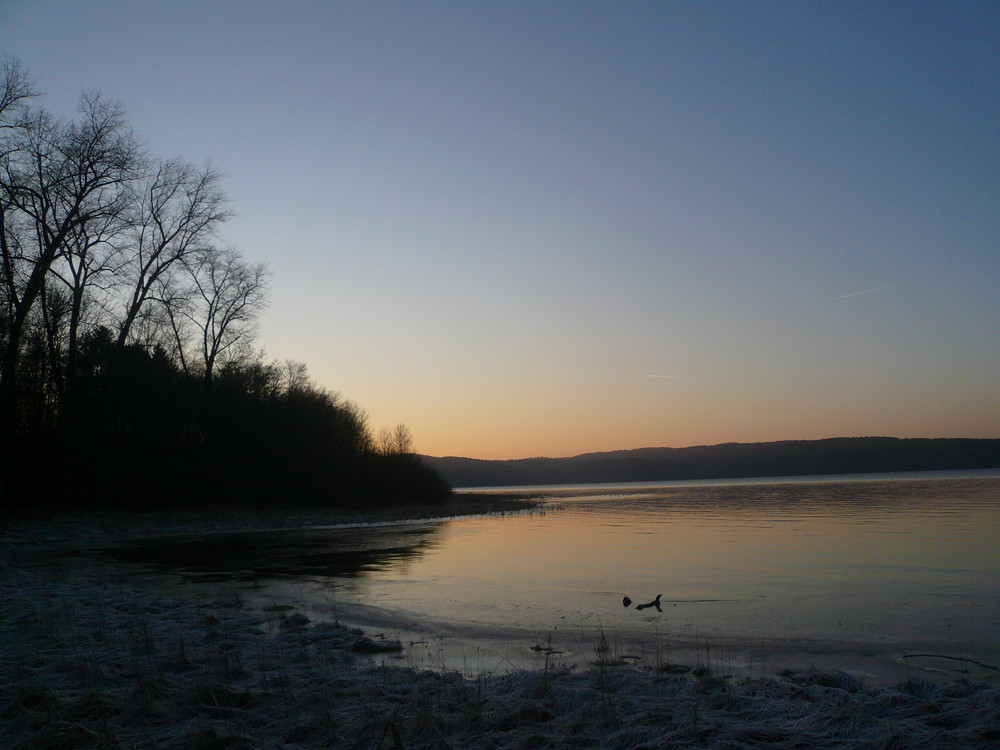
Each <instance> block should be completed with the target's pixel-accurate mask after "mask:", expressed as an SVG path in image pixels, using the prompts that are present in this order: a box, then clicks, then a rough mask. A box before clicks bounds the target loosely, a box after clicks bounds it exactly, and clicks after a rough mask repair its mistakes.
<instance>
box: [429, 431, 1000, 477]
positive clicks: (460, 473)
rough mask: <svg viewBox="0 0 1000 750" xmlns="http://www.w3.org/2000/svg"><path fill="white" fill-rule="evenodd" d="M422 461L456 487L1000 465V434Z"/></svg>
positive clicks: (448, 458)
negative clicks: (982, 436)
mask: <svg viewBox="0 0 1000 750" xmlns="http://www.w3.org/2000/svg"><path fill="white" fill-rule="evenodd" d="M425 460H426V461H427V463H428V464H430V465H431V466H432V467H433V468H435V469H437V470H438V471H439V472H441V474H443V475H444V477H445V478H446V479H447V480H448V481H449V482H450V483H451V484H452V485H453V486H455V487H498V486H516V485H537V484H578V483H579V484H584V483H600V482H660V481H673V480H686V479H731V478H741V477H781V476H808V475H823V474H864V473H872V472H899V471H939V470H959V469H993V468H1000V440H996V439H982V440H980V439H961V438H954V439H952V438H935V439H926V438H905V439H901V438H893V437H863V438H829V439H826V440H787V441H779V442H771V443H725V444H722V445H708V446H693V447H690V448H639V449H635V450H622V451H609V452H606V453H585V454H581V455H579V456H572V457H568V458H524V459H515V460H509V461H484V460H479V459H472V458H458V457H445V458H431V457H425Z"/></svg>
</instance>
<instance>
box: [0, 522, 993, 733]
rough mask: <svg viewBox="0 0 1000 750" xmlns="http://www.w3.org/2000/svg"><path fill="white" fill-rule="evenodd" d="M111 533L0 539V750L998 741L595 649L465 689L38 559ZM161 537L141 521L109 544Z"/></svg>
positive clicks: (953, 713)
mask: <svg viewBox="0 0 1000 750" xmlns="http://www.w3.org/2000/svg"><path fill="white" fill-rule="evenodd" d="M289 518H301V517H300V516H290V517H289ZM175 520H177V519H175ZM181 520H182V521H183V523H178V524H175V525H174V526H172V527H171V528H169V529H167V531H168V532H170V533H208V532H209V531H211V530H222V528H224V527H223V526H222V522H223V521H224V520H225V519H220V518H215V519H208V518H205V519H202V522H201V523H198V524H195V523H192V519H181ZM273 520H274V519H273V518H271V519H265V518H257V519H255V520H247V519H244V520H243V525H244V526H246V525H253V524H254V523H258V524H260V523H263V522H265V521H273ZM326 520H330V518H329V516H327V517H326ZM402 520H405V519H402V518H396V519H388V518H385V517H382V518H380V519H379V520H368V521H366V523H384V522H389V523H393V522H397V521H402ZM410 520H413V519H410ZM121 523H122V519H121V518H117V519H115V520H112V519H104V520H103V521H102V522H101V523H97V524H92V525H91V526H90V527H88V529H89V531H88V533H84V531H85V529H83V528H82V527H81V526H80V525H79V522H77V526H76V527H75V531H76V533H75V534H74V533H72V532H73V528H59V524H50V525H49V528H48V533H47V534H46V533H41V531H42V530H41V529H39V528H37V527H35V526H33V525H30V528H29V527H21V528H20V529H17V528H15V524H9V523H8V524H5V525H4V527H3V528H2V529H0V555H2V558H0V612H2V615H0V643H2V646H0V674H2V675H3V677H2V678H0V679H2V682H0V702H2V705H0V712H2V715H3V716H4V717H5V721H4V722H3V723H2V728H0V745H3V746H5V747H10V748H12V749H13V748H24V749H25V750H27V748H40V747H50V748H71V747H72V748H115V747H123V748H124V747H156V748H161V749H162V750H173V749H175V748H176V749H177V750H180V749H181V748H194V749H195V750H198V749H199V748H203V749H204V750H208V749H209V748H213V749H216V748H226V749H231V750H252V749H255V748H295V747H299V748H313V747H316V748H319V747H331V746H332V747H358V748H362V747H364V748H370V747H378V746H381V747H386V748H399V747H402V748H408V749H409V748H425V747H426V748H436V747H449V746H452V747H468V748H488V747H512V748H513V747H551V748H569V747H589V746H596V745H603V746H605V747H622V748H632V747H635V748H638V747H654V746H673V747H679V748H685V747H709V748H712V747H719V748H722V747H726V748H731V747H739V746H755V747H759V746H775V747H777V746H783V745H784V746H787V745H795V744H798V746H800V747H828V746H831V745H833V744H847V745H849V746H852V747H884V746H889V745H892V744H893V743H895V742H901V743H904V744H909V745H912V746H928V747H930V746H935V747H991V746H995V744H996V742H997V741H1000V688H996V687H991V686H989V685H987V684H986V683H983V682H974V681H969V680H957V681H950V682H945V683H937V682H931V681H929V680H909V681H907V682H904V683H902V684H900V685H895V686H891V687H871V686H867V685H865V684H864V682H863V681H862V680H860V679H858V678H857V677H856V676H853V675H851V674H848V673H845V672H840V671H835V670H829V671H816V670H813V671H810V670H806V671H798V672H790V673H788V674H785V675H784V676H782V677H778V678H775V677H750V678H747V679H742V678H739V677H737V678H731V679H726V678H724V677H722V676H720V674H721V673H720V672H719V671H718V670H716V671H712V670H711V669H702V670H697V669H695V670H690V671H685V672H683V673H672V672H671V671H670V670H669V669H667V668H666V667H667V664H666V663H664V664H661V665H660V666H661V667H664V668H662V669H650V668H643V667H636V666H629V665H627V664H624V665H619V663H618V662H617V661H615V660H614V659H613V658H610V657H611V656H613V649H609V654H608V656H607V657H606V658H601V656H600V655H598V656H597V657H595V660H594V661H595V662H596V663H593V664H590V665H588V666H586V667H584V668H580V669H577V668H571V667H565V666H554V665H552V664H550V663H546V664H545V665H544V666H543V667H542V668H540V669H537V670H519V669H512V670H509V671H506V672H499V671H496V672H493V673H487V674H480V675H477V676H474V677H470V676H463V675H462V674H460V673H459V672H456V671H448V670H444V671H429V670H424V669H418V668H413V667H410V666H382V665H375V664H372V663H371V662H370V661H369V660H368V659H366V658H364V657H362V656H358V655H356V654H354V653H353V652H352V650H351V648H352V646H353V645H354V644H355V643H356V642H357V641H358V640H359V639H360V638H362V635H361V634H360V633H359V631H357V630H353V629H349V628H346V627H343V626H341V625H339V624H337V623H321V622H310V621H309V620H308V619H307V618H306V617H304V616H303V615H302V614H301V613H300V612H297V611H296V610H295V609H294V608H292V607H290V606H288V605H274V606H273V607H272V608H271V609H270V610H269V611H255V612H251V611H248V609H247V608H246V607H245V603H244V602H242V601H241V600H240V599H239V598H238V596H235V595H232V594H230V595H226V594H225V592H224V591H223V590H222V589H219V590H217V591H216V592H215V593H216V594H217V596H216V597H215V598H214V599H212V598H206V599H202V600H197V599H193V598H190V597H176V596H170V595H168V593H165V592H163V591H156V590H153V589H152V588H151V587H149V586H143V585H141V581H138V580H136V579H135V578H134V577H133V576H132V575H131V574H129V573H128V572H127V571H124V570H123V569H122V568H121V566H116V565H115V564H112V563H105V564H100V563H99V561H97V562H94V561H88V562H87V564H81V563H82V562H83V561H84V558H79V557H73V556H60V555H53V554H51V553H52V551H53V550H55V549H59V548H61V547H64V546H65V544H66V542H67V538H69V539H72V538H73V537H76V539H77V540H78V541H79V542H80V543H81V544H82V545H83V546H87V545H88V544H92V543H95V542H97V543H101V544H103V543H105V542H107V541H108V539H109V538H110V537H114V536H116V534H115V533H114V529H115V528H116V524H119V525H118V526H117V528H118V529H119V531H118V533H117V536H118V537H119V538H121V537H122V536H123V534H122V527H121V526H120V524H121ZM165 528H166V527H165V526H164V525H163V523H162V522H161V521H157V520H156V519H151V518H146V519H145V521H144V522H143V523H140V524H136V525H133V526H131V527H129V529H128V530H127V531H128V533H130V534H135V535H141V533H142V532H143V531H144V530H145V531H155V532H159V533H162V532H163V531H164V530H165ZM225 528H230V530H232V529H231V527H225ZM258 528H259V526H258ZM102 530H103V532H109V533H108V534H107V535H104V534H103V533H98V532H102ZM19 531H20V532H22V533H18V532H19ZM88 534H89V536H88ZM83 537H86V539H84V538H83ZM132 538H135V537H134V536H133V537H132ZM370 637H371V638H374V639H375V640H378V639H377V637H376V636H374V635H372V636H370Z"/></svg>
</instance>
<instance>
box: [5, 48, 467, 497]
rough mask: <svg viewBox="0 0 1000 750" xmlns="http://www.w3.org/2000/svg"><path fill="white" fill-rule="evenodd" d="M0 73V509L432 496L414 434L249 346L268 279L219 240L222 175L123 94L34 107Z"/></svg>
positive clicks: (24, 88) (26, 90)
mask: <svg viewBox="0 0 1000 750" xmlns="http://www.w3.org/2000/svg"><path fill="white" fill-rule="evenodd" d="M36 99H37V94H36V88H35V85H34V83H33V81H32V80H31V79H30V77H29V75H28V74H27V72H26V71H25V70H24V69H23V68H22V67H21V66H20V65H19V64H18V63H17V61H15V60H11V59H8V60H6V61H3V63H2V68H0V256H2V264H3V265H2V274H0V357H2V359H0V440H2V444H0V462H2V463H0V494H2V499H3V500H5V501H7V502H6V507H7V508H8V509H14V510H37V509H40V508H48V507H67V508H75V509H85V508H95V507H99V508H130V509H146V508H190V507H203V506H204V505H206V504H211V505H216V506H218V505H244V506H246V505H253V506H276V505H278V506H287V505H299V506H301V505H340V506H357V505H361V504H371V503H382V504H398V503H413V502H421V503H425V502H437V501H441V500H444V499H446V498H447V497H448V496H449V494H450V489H449V487H448V486H447V484H446V483H445V481H444V480H443V479H442V478H441V476H440V475H439V474H437V473H436V472H434V471H433V470H432V469H430V468H429V467H428V466H426V465H425V464H424V463H423V462H422V461H421V460H420V458H419V457H417V456H416V455H414V454H413V452H412V441H411V438H410V435H409V430H408V429H407V428H405V426H403V425H400V426H399V427H397V428H396V430H395V431H391V432H390V431H389V430H383V431H382V432H381V433H379V434H378V435H374V434H373V433H372V431H371V430H370V428H369V427H368V425H367V423H366V418H365V414H364V412H363V411H362V410H361V409H359V408H358V407H357V406H355V405H353V404H351V403H350V402H347V401H344V400H342V399H341V398H340V397H339V396H338V395H337V394H334V393H330V392H327V391H325V390H323V389H320V388H318V387H317V386H315V385H314V384H312V383H311V382H310V380H309V377H308V375H307V372H306V368H305V366H304V365H302V364H299V363H294V362H288V363H285V364H278V363H274V362H267V361H266V359H265V357H264V355H263V353H261V352H260V351H258V350H256V349H255V348H254V340H255V333H256V325H257V319H258V316H259V315H260V313H261V312H262V311H263V310H264V308H265V306H266V303H267V291H268V283H269V272H268V269H267V267H266V266H265V265H264V264H260V263H257V264H253V263H249V262H248V261H246V260H245V259H244V258H243V256H242V254H241V253H240V252H239V251H238V250H237V249H235V248H233V247H230V246H226V245H223V244H220V241H219V238H218V233H219V230H220V229H221V226H222V225H223V224H224V222H225V221H226V220H227V219H228V218H229V216H230V212H229V209H228V204H227V200H226V197H225V195H224V193H223V192H222V189H221V185H220V182H221V180H220V177H219V175H218V173H217V172H216V171H215V170H214V169H213V168H212V167H211V166H210V165H207V166H204V167H198V166H195V165H192V164H189V163H187V162H185V161H183V160H181V159H160V158H155V157H154V156H152V155H151V154H149V153H148V152H147V151H146V149H145V148H144V147H143V146H142V144H141V142H140V140H139V139H138V137H137V136H136V135H135V134H134V133H133V131H132V129H131V127H130V125H129V123H128V119H127V117H126V116H125V113H124V111H123V109H122V107H121V105H119V104H117V103H115V102H110V101H108V100H106V99H104V98H103V97H101V96H100V95H98V94H84V95H83V96H82V97H81V99H80V105H79V112H78V115H77V116H76V118H74V119H71V120H63V119H60V118H57V117H56V116H54V115H52V114H51V113H49V112H47V111H46V110H45V109H44V108H42V107H40V106H36Z"/></svg>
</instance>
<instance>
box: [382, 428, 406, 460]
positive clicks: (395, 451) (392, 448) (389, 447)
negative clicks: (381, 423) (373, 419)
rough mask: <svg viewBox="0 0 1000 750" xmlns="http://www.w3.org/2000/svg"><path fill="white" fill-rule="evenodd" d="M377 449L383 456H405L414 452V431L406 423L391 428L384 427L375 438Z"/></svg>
mask: <svg viewBox="0 0 1000 750" xmlns="http://www.w3.org/2000/svg"><path fill="white" fill-rule="evenodd" d="M375 450H376V452H378V453H380V454H382V455H383V456H404V455H407V454H409V453H413V433H412V432H410V428H409V427H407V426H406V425H405V424H398V425H396V427H395V429H392V430H390V429H389V428H388V427H383V428H382V429H381V430H379V433H378V437H377V438H376V439H375Z"/></svg>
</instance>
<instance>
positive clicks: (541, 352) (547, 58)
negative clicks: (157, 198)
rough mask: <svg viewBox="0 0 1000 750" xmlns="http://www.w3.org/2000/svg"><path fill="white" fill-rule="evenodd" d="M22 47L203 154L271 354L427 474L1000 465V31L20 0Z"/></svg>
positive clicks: (538, 6) (973, 10) (590, 14)
mask: <svg viewBox="0 0 1000 750" xmlns="http://www.w3.org/2000/svg"><path fill="white" fill-rule="evenodd" d="M0 52H2V53H3V54H13V55H15V56H16V57H18V58H19V59H20V60H21V62H22V63H23V64H24V65H25V66H26V67H27V68H29V69H30V70H31V72H32V74H33V75H34V77H35V78H36V79H37V80H38V81H39V83H40V86H41V88H42V89H43V90H44V91H45V92H46V98H45V103H46V105H47V106H48V107H49V108H51V109H53V110H54V111H56V112H60V113H64V114H69V113H71V111H72V107H73V105H74V102H75V100H76V98H77V96H78V95H79V92H80V91H81V90H82V89H88V90H93V89H99V90H101V91H102V92H104V93H105V94H106V95H107V96H109V97H112V98H117V99H120V100H121V101H122V102H123V103H124V105H125V106H126V108H127V110H128V112H129V113H130V116H131V119H132V121H133V123H134V126H135V128H136V130H137V132H138V133H139V134H140V135H141V136H143V137H144V138H145V139H146V140H147V141H148V143H149V146H150V148H151V149H152V150H153V151H154V152H155V153H157V154H160V155H164V156H173V155H178V156H182V157H184V158H187V159H190V160H193V161H196V162H201V161H203V160H206V159H211V160H212V162H213V163H214V164H215V165H216V166H218V167H219V169H220V170H221V171H222V172H223V173H224V174H225V176H226V179H225V185H226V189H227V192H228V194H229V195H230V197H231V199H232V202H233V208H234V210H235V211H236V212H237V214H238V216H237V217H236V218H234V219H233V220H232V221H231V222H230V223H229V225H228V226H227V228H226V230H225V236H226V239H227V240H229V241H231V242H233V243H235V244H236V245H238V246H239V247H240V248H241V250H242V251H243V252H244V254H245V255H247V256H248V257H249V258H251V259H253V260H265V261H267V262H268V263H269V264H270V266H271V268H272V271H273V273H274V282H273V288H272V295H271V297H272V300H271V307H270V309H269V311H268V312H267V314H266V315H265V317H264V319H263V321H262V329H261V338H260V343H261V346H262V347H263V348H264V349H265V350H266V352H267V354H268V356H270V357H272V358H275V359H280V360H284V359H295V360H299V361H303V362H305V363H307V364H308V366H309V369H310V372H311V373H312V375H313V377H314V378H315V380H316V381H317V382H319V383H320V384H321V385H323V386H325V387H327V388H330V389H331V390H336V391H339V392H340V393H341V394H342V395H343V396H345V397H346V398H349V399H351V400H354V401H356V402H358V403H359V404H361V405H362V406H363V407H364V408H366V409H367V410H368V411H369V414H370V418H371V422H372V425H373V427H375V428H378V427H380V426H383V425H389V426H391V425H394V424H396V423H397V422H403V423H406V424H408V425H409V426H410V427H411V429H412V430H413V432H414V436H415V440H416V446H417V448H418V449H419V450H421V451H423V452H427V453H431V454H435V455H445V454H454V455H470V456H477V457H484V458H509V457H521V456H531V455H571V454H575V453H579V452H584V451H592V450H606V449H616V448H631V447H642V446H653V445H667V446H683V445H693V444H706V443H709V444H710V443H719V442H729V441H753V440H778V439H796V438H819V437H832V436H841V435H873V434H880V435H897V436H901V437H907V436H922V437H948V436H965V437H1000V333H998V331H1000V305H998V304H997V299H998V296H1000V294H998V293H1000V209H998V206H1000V139H998V123H1000V5H997V4H996V3H993V2H982V3H977V2H948V3H944V2H942V3H918V2H906V3H856V2H816V3H797V2H759V3H751V2H746V3H695V2H664V3H652V2H636V3H610V2H609V3H592V2H565V3H563V2H531V3H518V2H512V3H500V2H483V3H458V2H455V3H378V2H365V3H360V2H358V3H352V2H348V3H326V2H290V3H266V2H227V1H222V2H212V3H203V2H161V3H134V2H102V1H100V0H98V1H97V2H91V3H86V4H84V3H76V2H48V1H46V0H41V1H36V2H23V1H22V0H6V2H4V3H3V5H2V6H0ZM861 292H864V293H861ZM653 376H656V377H653ZM663 376H669V377H663Z"/></svg>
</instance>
